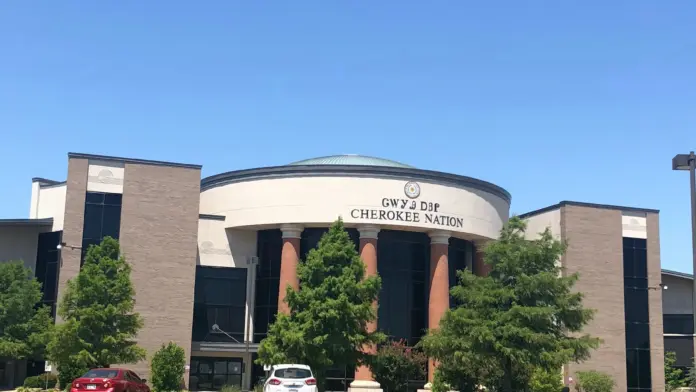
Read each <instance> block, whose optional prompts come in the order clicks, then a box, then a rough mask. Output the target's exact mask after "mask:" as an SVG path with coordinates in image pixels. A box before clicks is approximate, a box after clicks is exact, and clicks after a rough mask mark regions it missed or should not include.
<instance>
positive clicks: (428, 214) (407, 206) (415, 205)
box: [350, 197, 464, 228]
mask: <svg viewBox="0 0 696 392" xmlns="http://www.w3.org/2000/svg"><path fill="white" fill-rule="evenodd" d="M439 210H440V204H439V203H433V202H428V201H418V200H409V199H392V198H387V197H385V198H383V199H382V208H354V209H352V210H350V216H351V217H352V218H353V219H370V220H381V221H394V222H414V223H421V222H422V223H429V224H433V225H438V226H444V227H456V228H460V227H464V219H463V218H457V217H455V216H449V215H444V214H441V213H439Z"/></svg>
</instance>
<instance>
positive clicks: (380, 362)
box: [368, 340, 428, 392]
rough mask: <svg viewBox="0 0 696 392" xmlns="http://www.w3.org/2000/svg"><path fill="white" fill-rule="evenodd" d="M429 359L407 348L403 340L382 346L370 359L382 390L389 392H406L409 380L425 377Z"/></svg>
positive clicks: (371, 367) (370, 364)
mask: <svg viewBox="0 0 696 392" xmlns="http://www.w3.org/2000/svg"><path fill="white" fill-rule="evenodd" d="M427 361H428V357H426V356H425V354H423V353H422V352H420V351H418V350H414V349H413V348H411V347H408V346H406V344H405V343H404V341H403V340H400V341H397V342H389V343H388V344H385V345H383V346H380V347H379V349H378V350H377V352H376V353H375V354H374V355H373V356H372V357H371V358H370V359H369V361H368V363H369V367H370V370H372V373H373V374H374V376H375V380H376V381H377V382H379V384H380V385H381V387H382V389H384V390H385V391H387V392H400V391H405V390H406V389H407V387H408V380H418V379H421V378H422V377H424V376H425V365H426V363H427Z"/></svg>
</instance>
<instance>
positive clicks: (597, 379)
mask: <svg viewBox="0 0 696 392" xmlns="http://www.w3.org/2000/svg"><path fill="white" fill-rule="evenodd" d="M576 389H577V390H578V392H611V391H612V390H614V380H613V379H612V378H611V376H609V375H608V374H605V373H602V372H597V371H594V370H591V371H589V372H578V383H577V386H576Z"/></svg>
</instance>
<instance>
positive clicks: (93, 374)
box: [82, 369, 118, 378]
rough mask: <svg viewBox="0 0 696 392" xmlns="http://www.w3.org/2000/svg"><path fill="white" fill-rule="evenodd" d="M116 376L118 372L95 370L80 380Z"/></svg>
mask: <svg viewBox="0 0 696 392" xmlns="http://www.w3.org/2000/svg"><path fill="white" fill-rule="evenodd" d="M117 375H118V370H113V369H97V370H90V371H88V372H87V373H85V375H84V376H82V378H116V376H117Z"/></svg>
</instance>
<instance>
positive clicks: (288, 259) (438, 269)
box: [198, 155, 510, 387]
mask: <svg viewBox="0 0 696 392" xmlns="http://www.w3.org/2000/svg"><path fill="white" fill-rule="evenodd" d="M509 208H510V194H509V193H508V192H507V191H505V190H504V189H502V188H500V187H498V186H496V185H494V184H491V183H488V182H485V181H481V180H477V179H474V178H469V177H464V176H458V175H453V174H447V173H440V172H434V171H428V170H420V169H416V168H413V167H410V166H408V165H405V164H402V163H399V162H394V161H390V160H385V159H380V158H373V157H364V156H353V155H348V156H333V157H321V158H315V159H309V160H305V161H299V162H295V163H292V164H290V165H287V166H278V167H268V168H259V169H251V170H240V171H233V172H228V173H222V174H219V175H215V176H211V177H208V178H205V179H203V181H202V182H201V199H200V212H201V216H203V217H208V219H207V220H202V221H201V225H200V226H199V235H198V241H199V246H200V248H201V249H202V250H201V252H200V256H199V257H200V264H201V265H210V266H212V265H215V266H232V265H234V266H237V265H240V264H241V263H242V260H240V257H244V255H245V254H246V255H248V254H249V253H253V250H252V249H254V248H255V251H256V254H257V255H258V263H259V268H258V269H257V271H258V272H257V273H256V274H255V276H254V277H252V278H250V283H251V282H253V284H252V285H253V287H254V291H255V293H254V294H253V296H254V298H255V304H254V311H253V331H252V332H251V333H252V336H253V341H254V342H255V343H258V342H259V341H260V340H261V339H263V337H264V336H265V334H266V332H267V330H268V325H269V324H270V323H272V322H273V320H274V319H275V315H276V313H277V312H287V311H288V309H287V305H286V304H285V302H284V294H285V289H284V288H285V287H286V286H287V285H290V286H292V287H298V284H299V282H298V279H297V274H296V267H297V264H298V263H299V262H301V260H302V259H303V258H304V257H305V256H306V254H307V252H308V251H309V250H310V249H312V248H314V247H315V246H316V244H317V243H318V241H319V239H320V238H321V235H322V234H323V233H324V232H326V230H327V229H328V227H329V225H331V223H332V222H334V221H335V220H336V219H337V218H339V217H340V218H342V219H343V221H344V223H345V226H346V227H347V229H348V231H349V233H350V235H351V237H352V238H353V241H354V243H355V246H356V249H358V250H359V251H360V254H361V256H362V258H363V261H364V262H365V263H366V266H367V271H368V273H379V275H380V276H381V278H382V283H383V287H382V291H381V293H380V296H379V308H378V320H377V322H376V325H373V326H372V327H373V328H379V329H380V330H381V331H383V332H385V333H386V334H387V335H389V336H390V337H391V338H393V339H404V340H406V341H408V342H409V343H410V344H415V343H417V342H418V341H419V339H420V337H421V336H422V335H423V334H424V333H425V332H426V330H427V329H428V328H429V326H433V325H435V326H436V325H437V324H438V322H439V319H440V317H441V316H442V314H444V312H445V311H446V309H448V308H449V305H450V299H449V289H450V288H451V286H452V285H453V284H454V283H455V282H456V271H457V270H460V269H465V268H469V269H475V264H476V248H477V246H479V247H480V246H481V245H482V244H483V243H484V242H485V241H487V240H490V239H494V238H496V237H497V235H498V233H499V231H500V229H501V227H502V225H503V223H504V222H505V220H506V219H507V217H508V215H509ZM225 244H228V245H229V246H230V247H229V252H225V251H226V249H225V248H224V246H223V245H225ZM214 249H218V251H217V252H215V251H211V250H214ZM241 249H246V251H245V252H242V251H240V250H241ZM227 253H229V254H227ZM237 255H239V256H237ZM244 262H246V259H245V260H244ZM479 269H480V268H479ZM479 272H482V271H479ZM353 376H354V377H355V379H357V380H361V381H365V382H369V381H371V375H370V374H369V372H368V371H367V370H366V369H358V370H357V372H356V373H353V369H347V370H346V371H345V373H343V375H342V376H340V377H339V376H338V375H337V376H336V377H335V378H333V382H340V383H343V384H345V383H346V382H348V381H350V380H352V379H353ZM420 381H424V380H420ZM421 384H423V382H421ZM421 386H422V385H421ZM336 387H337V386H336Z"/></svg>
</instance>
